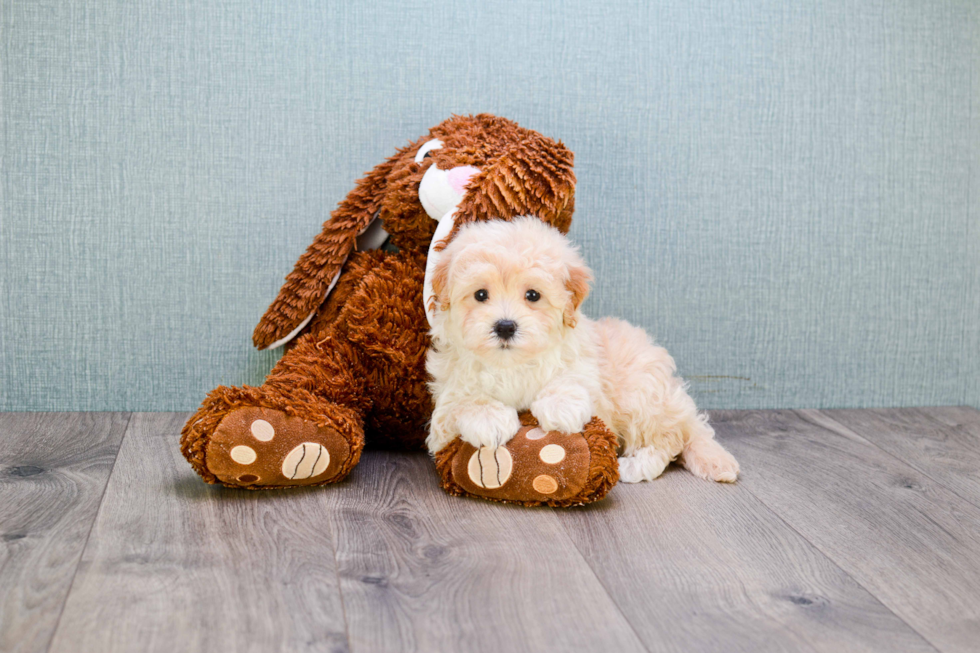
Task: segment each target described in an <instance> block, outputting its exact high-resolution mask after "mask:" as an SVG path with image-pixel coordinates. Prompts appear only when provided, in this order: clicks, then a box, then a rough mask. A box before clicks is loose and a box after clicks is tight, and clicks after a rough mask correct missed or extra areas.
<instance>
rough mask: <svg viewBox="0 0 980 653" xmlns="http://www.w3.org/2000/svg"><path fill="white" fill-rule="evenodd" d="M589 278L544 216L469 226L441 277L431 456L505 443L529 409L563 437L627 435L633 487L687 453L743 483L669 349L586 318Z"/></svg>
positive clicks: (432, 360)
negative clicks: (596, 427) (600, 429)
mask: <svg viewBox="0 0 980 653" xmlns="http://www.w3.org/2000/svg"><path fill="white" fill-rule="evenodd" d="M591 280H592V273H591V271H590V270H589V269H588V268H587V267H586V266H585V263H584V262H583V261H582V258H581V257H580V256H579V254H578V252H577V250H576V249H575V248H574V247H573V246H572V245H571V243H570V242H569V241H568V240H567V239H566V238H565V237H564V236H562V235H561V233H560V232H558V230H556V229H554V228H553V227H551V226H549V225H547V224H545V223H544V222H542V221H541V220H538V219H536V218H517V219H515V220H513V221H510V222H505V221H502V220H496V221H492V222H475V223H471V224H468V225H466V226H464V227H462V228H461V230H460V231H459V233H458V235H457V236H456V238H455V239H454V240H453V241H452V242H451V243H449V245H448V246H447V247H446V249H445V250H444V251H443V252H442V255H441V256H440V258H439V261H438V263H437V265H436V267H435V268H434V270H433V272H432V290H433V306H432V308H433V311H432V330H431V336H432V346H431V347H430V349H429V351H428V355H427V359H426V368H427V370H428V372H429V374H430V376H431V378H432V380H431V382H430V384H429V385H430V389H431V390H432V395H433V398H434V400H435V408H434V411H433V415H432V421H431V424H430V429H429V435H428V438H427V440H426V444H427V446H428V448H429V450H430V452H432V453H435V452H436V451H439V450H440V449H442V448H443V447H445V446H446V445H447V444H449V442H450V441H451V440H452V439H453V438H455V437H456V435H457V434H459V436H460V437H461V438H462V439H463V440H465V441H466V442H468V443H470V444H471V445H473V446H474V447H491V448H494V447H499V446H501V445H504V444H506V443H507V442H508V441H509V440H510V439H511V438H512V437H514V435H515V434H516V433H517V431H518V429H519V428H520V422H519V420H518V417H517V413H518V411H521V410H527V409H530V411H531V413H532V414H533V415H534V416H535V417H536V418H537V419H538V422H539V424H540V426H541V428H543V429H544V430H546V431H560V432H563V433H578V432H579V431H581V430H582V428H583V427H584V426H585V424H586V423H587V422H588V421H589V420H590V419H591V418H592V416H593V415H597V416H598V417H599V418H601V419H602V420H603V421H604V422H605V423H606V425H607V426H608V427H609V428H610V429H612V430H613V431H614V432H615V433H616V435H617V436H618V438H619V442H620V456H621V457H620V458H619V474H620V479H621V480H623V481H625V482H628V483H634V482H637V481H643V480H652V479H654V478H657V477H658V476H660V474H661V473H662V472H663V471H664V469H665V468H666V467H667V465H668V464H669V463H670V462H671V461H672V460H674V459H676V458H678V457H679V458H680V461H681V462H682V463H683V465H684V466H685V467H686V468H687V469H688V470H690V471H691V472H692V473H693V474H695V475H696V476H699V477H701V478H705V479H711V480H714V481H722V482H729V483H730V482H734V481H735V479H736V478H737V476H738V463H737V462H736V461H735V458H733V457H732V455H731V454H730V453H728V452H727V451H725V450H724V449H723V448H722V447H721V445H719V444H718V443H717V442H715V440H714V431H713V430H712V428H711V427H710V426H709V425H708V420H707V417H706V416H705V415H704V414H699V413H698V411H697V408H696V407H695V405H694V401H693V400H692V399H691V397H690V395H688V394H687V391H686V389H685V384H684V381H683V380H682V379H680V378H679V377H677V376H675V375H674V372H675V371H676V367H675V365H674V360H673V359H672V358H671V357H670V355H669V354H668V353H667V350H666V349H664V348H663V347H658V346H656V345H654V344H653V342H652V341H651V340H650V338H649V337H648V336H647V334H646V333H645V332H644V331H643V330H642V329H639V328H637V327H634V326H631V325H630V324H628V323H626V322H623V321H621V320H616V319H612V318H606V319H603V320H599V321H593V320H590V319H588V318H586V317H585V316H583V315H582V313H581V311H580V308H581V305H582V302H583V301H584V300H585V297H586V295H588V293H589V283H590V281H591Z"/></svg>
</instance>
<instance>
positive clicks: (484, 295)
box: [473, 288, 490, 302]
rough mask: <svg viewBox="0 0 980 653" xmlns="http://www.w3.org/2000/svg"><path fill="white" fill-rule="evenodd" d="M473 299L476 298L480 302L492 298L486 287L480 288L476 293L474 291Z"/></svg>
mask: <svg viewBox="0 0 980 653" xmlns="http://www.w3.org/2000/svg"><path fill="white" fill-rule="evenodd" d="M473 299H475V300H476V301H478V302H485V301H487V300H488V299H490V293H488V292H487V291H486V290H485V289H483V288H480V289H479V290H477V291H476V292H475V293H473Z"/></svg>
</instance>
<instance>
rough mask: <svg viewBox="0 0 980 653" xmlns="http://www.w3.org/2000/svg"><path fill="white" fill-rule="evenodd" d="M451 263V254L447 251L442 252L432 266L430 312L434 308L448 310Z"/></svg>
mask: <svg viewBox="0 0 980 653" xmlns="http://www.w3.org/2000/svg"><path fill="white" fill-rule="evenodd" d="M450 263H452V256H451V255H450V253H448V252H443V253H442V254H441V255H440V256H439V260H438V261H437V262H436V266H435V267H434V268H432V277H431V279H432V300H431V301H432V302H433V304H434V306H431V307H429V308H430V311H431V312H435V311H436V310H440V311H448V310H449V264H450Z"/></svg>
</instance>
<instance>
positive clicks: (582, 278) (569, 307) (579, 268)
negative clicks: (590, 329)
mask: <svg viewBox="0 0 980 653" xmlns="http://www.w3.org/2000/svg"><path fill="white" fill-rule="evenodd" d="M576 259H577V260H574V261H571V262H569V264H568V280H567V281H566V282H565V289H566V290H568V292H569V294H570V295H571V297H570V298H569V301H568V304H566V305H565V311H564V313H563V314H562V319H563V321H564V322H565V326H567V327H568V328H573V327H574V326H575V323H576V319H575V314H576V313H577V312H578V309H579V306H581V305H582V302H584V301H585V298H586V297H588V296H589V284H590V283H591V282H592V270H590V269H589V268H588V267H587V266H586V265H585V263H583V262H582V260H581V259H579V258H578V257H577V256H576Z"/></svg>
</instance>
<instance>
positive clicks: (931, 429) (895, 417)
mask: <svg viewBox="0 0 980 653" xmlns="http://www.w3.org/2000/svg"><path fill="white" fill-rule="evenodd" d="M822 412H823V414H825V415H827V416H828V417H830V418H831V419H833V420H834V421H835V422H837V423H838V424H840V426H841V427H842V428H847V429H851V430H852V431H853V432H855V433H856V434H858V435H860V436H861V437H863V438H866V439H867V440H869V441H870V442H872V443H873V444H875V445H877V446H878V447H879V448H881V449H884V450H885V451H887V452H888V453H890V454H892V455H893V456H896V457H898V458H901V459H902V461H903V462H905V463H907V464H908V465H909V466H910V467H913V468H915V469H916V470H918V471H920V472H922V473H923V474H925V475H926V476H928V477H929V478H931V479H932V480H934V481H937V482H939V483H941V484H942V485H945V486H946V487H947V488H949V489H950V490H952V491H953V492H955V493H956V494H957V495H959V496H960V497H961V498H963V499H965V500H967V501H969V502H970V503H972V504H973V505H974V506H977V507H980V413H978V412H977V411H975V410H973V409H972V408H957V407H944V408H881V409H874V410H825V411H822Z"/></svg>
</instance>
